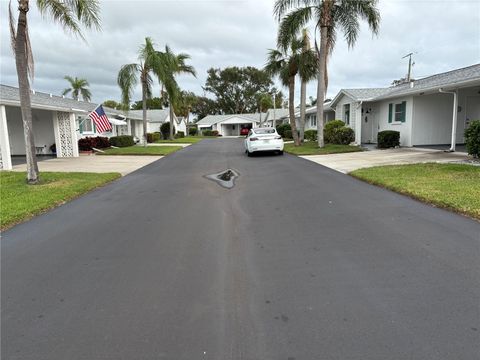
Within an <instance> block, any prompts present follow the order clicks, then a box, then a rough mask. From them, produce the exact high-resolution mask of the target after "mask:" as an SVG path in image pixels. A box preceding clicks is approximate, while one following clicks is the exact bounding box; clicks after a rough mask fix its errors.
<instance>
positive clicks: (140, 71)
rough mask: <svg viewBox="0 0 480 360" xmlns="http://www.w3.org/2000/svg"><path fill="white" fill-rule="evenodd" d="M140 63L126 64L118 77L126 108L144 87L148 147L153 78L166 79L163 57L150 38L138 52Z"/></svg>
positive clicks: (143, 104) (144, 140)
mask: <svg viewBox="0 0 480 360" xmlns="http://www.w3.org/2000/svg"><path fill="white" fill-rule="evenodd" d="M138 60H139V62H138V63H132V64H126V65H123V66H122V67H121V68H120V71H119V72H118V77H117V83H118V86H120V90H121V92H122V103H123V104H124V105H125V106H127V105H128V106H129V105H130V101H131V99H132V95H133V90H134V88H135V86H136V85H137V84H138V77H139V76H140V83H141V85H142V110H143V145H144V146H147V99H149V98H151V96H152V86H153V78H152V75H155V76H157V77H158V78H160V77H164V67H163V66H162V62H161V57H160V54H159V52H158V51H156V50H155V48H154V43H153V41H152V39H150V38H149V37H147V38H145V44H143V45H142V46H141V47H140V50H139V52H138Z"/></svg>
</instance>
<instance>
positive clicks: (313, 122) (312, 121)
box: [310, 115, 317, 127]
mask: <svg viewBox="0 0 480 360" xmlns="http://www.w3.org/2000/svg"><path fill="white" fill-rule="evenodd" d="M315 126H317V115H310V127H315Z"/></svg>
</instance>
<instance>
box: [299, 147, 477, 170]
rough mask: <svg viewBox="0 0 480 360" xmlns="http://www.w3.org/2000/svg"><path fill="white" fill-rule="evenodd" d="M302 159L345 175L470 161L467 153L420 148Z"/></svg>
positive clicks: (315, 156) (310, 156)
mask: <svg viewBox="0 0 480 360" xmlns="http://www.w3.org/2000/svg"><path fill="white" fill-rule="evenodd" d="M302 157H303V158H304V159H307V160H310V161H313V162H315V163H317V164H320V165H323V166H326V167H328V168H330V169H333V170H337V171H340V172H342V173H345V174H346V173H349V172H351V171H353V170H357V169H361V168H366V167H372V166H381V165H401V164H415V163H427V162H438V163H448V162H458V161H463V160H467V159H470V157H469V156H468V155H467V154H465V153H458V152H455V153H447V152H444V151H442V150H434V149H419V148H400V149H387V150H370V151H363V152H356V153H346V154H330V155H309V156H302Z"/></svg>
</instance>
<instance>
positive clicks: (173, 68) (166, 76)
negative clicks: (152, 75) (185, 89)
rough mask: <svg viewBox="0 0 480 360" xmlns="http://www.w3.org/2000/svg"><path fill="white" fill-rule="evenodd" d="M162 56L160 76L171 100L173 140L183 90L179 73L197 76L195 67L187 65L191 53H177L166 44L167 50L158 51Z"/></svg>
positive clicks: (171, 138)
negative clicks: (178, 103) (175, 119)
mask: <svg viewBox="0 0 480 360" xmlns="http://www.w3.org/2000/svg"><path fill="white" fill-rule="evenodd" d="M158 54H159V56H160V58H161V64H162V68H163V71H162V74H161V76H159V77H158V80H159V81H160V83H161V85H162V87H165V92H166V95H167V97H168V101H169V110H170V140H173V130H174V122H173V117H174V111H173V109H174V107H175V104H176V103H177V102H180V101H181V98H180V96H181V91H180V88H179V86H178V83H177V81H176V79H175V76H176V75H179V74H191V75H193V76H195V77H196V73H195V68H194V67H193V66H191V65H187V63H186V60H188V59H190V55H188V54H184V53H180V54H175V53H174V52H173V51H172V50H171V49H170V47H169V46H168V45H166V46H165V52H159V53H158Z"/></svg>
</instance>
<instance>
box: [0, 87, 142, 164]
mask: <svg viewBox="0 0 480 360" xmlns="http://www.w3.org/2000/svg"><path fill="white" fill-rule="evenodd" d="M30 98H31V106H32V122H33V134H34V140H35V148H36V153H37V155H56V156H57V157H77V156H79V151H78V139H79V138H81V137H85V136H96V135H99V134H97V133H96V130H95V125H94V124H93V122H92V121H91V119H90V118H89V117H88V113H90V112H91V111H93V110H94V109H95V108H96V107H97V104H94V103H90V102H86V101H77V100H73V99H68V98H65V97H63V96H55V95H52V94H48V93H42V92H36V91H33V90H32V91H31V94H30ZM104 110H105V113H106V114H107V116H108V118H109V121H110V122H111V123H112V132H109V133H103V134H101V135H102V136H113V135H116V134H118V135H121V134H131V133H130V127H131V126H130V124H131V122H133V121H139V120H141V119H136V118H133V117H130V116H129V115H123V114H122V113H121V112H120V111H118V110H115V109H110V108H107V107H104ZM53 144H55V148H56V149H55V152H53V151H52V145H53ZM16 155H20V156H25V140H24V135H23V121H22V116H21V111H20V97H19V92H18V88H16V87H13V86H6V85H0V169H3V170H9V169H11V168H12V159H11V157H12V156H16Z"/></svg>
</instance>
